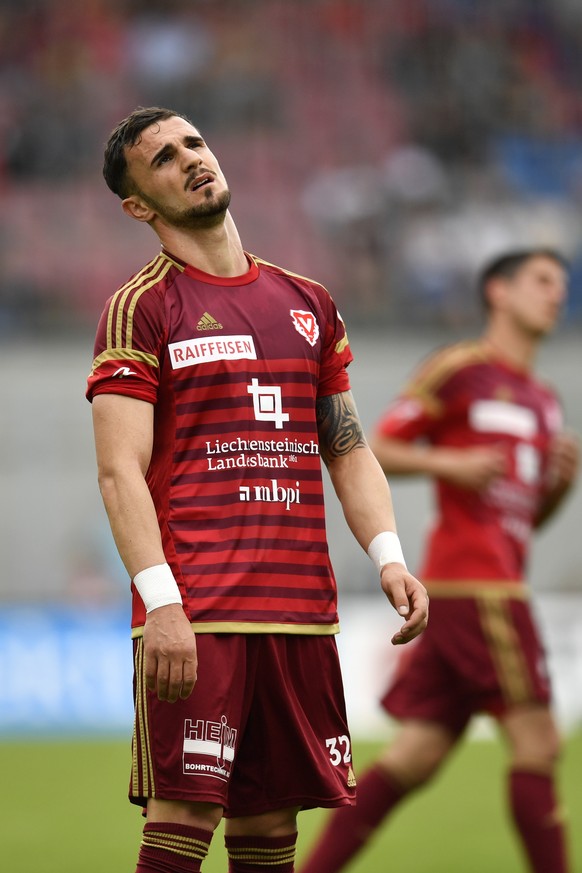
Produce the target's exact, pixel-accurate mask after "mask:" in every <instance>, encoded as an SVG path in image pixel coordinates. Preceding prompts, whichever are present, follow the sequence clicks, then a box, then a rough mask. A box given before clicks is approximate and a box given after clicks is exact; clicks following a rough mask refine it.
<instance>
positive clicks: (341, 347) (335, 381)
mask: <svg viewBox="0 0 582 873" xmlns="http://www.w3.org/2000/svg"><path fill="white" fill-rule="evenodd" d="M323 303H324V307H325V309H324V313H325V325H326V327H325V335H324V338H323V349H322V356H321V364H320V370H319V384H318V388H317V396H318V397H327V396H329V395H330V394H340V393H341V392H343V391H349V390H350V379H349V376H348V372H347V367H348V366H349V365H350V364H351V362H352V361H353V359H354V356H353V354H352V350H351V349H350V344H349V341H348V335H347V331H346V326H345V324H344V322H343V320H342V317H341V315H340V314H339V312H338V311H337V309H336V306H335V304H334V302H333V300H332V299H331V297H330V295H329V294H328V293H327V292H325V299H324V301H323Z"/></svg>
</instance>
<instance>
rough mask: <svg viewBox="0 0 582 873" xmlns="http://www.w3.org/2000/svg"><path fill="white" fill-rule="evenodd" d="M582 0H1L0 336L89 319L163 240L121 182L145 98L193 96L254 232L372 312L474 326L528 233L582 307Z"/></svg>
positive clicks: (244, 222)
mask: <svg viewBox="0 0 582 873" xmlns="http://www.w3.org/2000/svg"><path fill="white" fill-rule="evenodd" d="M581 82H582V6H581V5H580V4H579V3H577V2H575V0H537V2H533V0H488V2H487V3H486V4H482V3H475V2H473V0H297V2H294V3H285V2H282V0H274V2H273V0H244V2H243V0H222V2H220V3H218V2H213V0H147V2H146V0H141V2H140V0H86V2H84V3H82V4H74V3H73V4H71V3H70V2H68V0H50V2H49V0H3V2H2V3H1V4H0V119H1V120H0V191H1V196H2V202H3V209H2V218H1V227H0V266H1V270H0V276H1V279H0V333H3V334H11V333H13V332H14V331H15V330H18V331H21V332H33V333H35V334H38V333H39V332H45V333H47V332H51V331H53V332H54V331H55V330H59V331H70V330H74V329H76V328H78V327H79V326H86V325H91V326H92V325H93V324H94V322H95V318H96V317H97V314H98V312H99V310H100V307H101V304H102V302H103V300H104V299H105V298H106V297H107V296H108V295H109V294H110V293H111V292H112V290H114V289H115V288H116V287H117V286H118V285H119V284H120V283H121V282H122V281H124V280H125V279H126V278H128V277H129V276H130V275H131V274H132V273H133V272H135V271H136V270H137V269H138V268H140V267H141V265H142V264H143V262H144V259H147V258H149V257H150V256H151V255H152V253H153V252H154V251H155V249H156V247H157V243H156V242H155V241H154V238H153V236H152V237H148V235H147V234H144V232H143V228H141V227H139V228H137V227H133V226H132V223H131V222H129V221H128V220H127V219H126V218H125V217H123V216H122V215H121V211H120V209H119V204H118V203H117V202H116V200H115V198H114V197H113V196H112V195H110V194H109V193H108V192H107V191H106V189H105V187H104V184H103V182H102V179H101V173H100V167H101V155H102V148H103V143H104V141H105V139H106V138H107V135H108V132H109V130H110V129H111V128H112V126H113V125H114V124H115V123H116V122H117V121H118V120H119V119H120V118H121V117H123V116H124V115H125V114H127V112H129V111H130V110H131V109H133V108H134V107H135V106H136V105H140V104H141V105H151V104H154V103H161V104H166V105H171V106H172V107H174V108H176V109H177V110H178V111H181V112H185V113H186V114H189V115H190V116H191V117H192V119H193V120H194V121H195V123H196V124H198V125H199V127H200V128H201V129H202V131H203V132H204V134H205V135H206V137H207V139H208V140H209V142H210V144H211V146H212V147H213V148H214V149H215V151H216V152H217V154H218V155H219V156H220V159H221V162H222V164H223V167H224V169H225V171H226V174H227V178H229V180H230V182H231V186H232V188H233V192H234V197H233V212H234V214H235V217H236V219H237V221H238V222H239V223H240V225H241V227H242V228H243V233H244V240H245V244H246V246H247V247H248V248H249V249H250V250H251V251H257V252H258V253H260V254H261V255H262V256H263V257H265V258H267V259H268V260H272V261H275V262H278V263H281V264H282V265H289V266H290V267H291V268H292V269H294V270H296V271H298V272H304V273H305V274H307V275H314V276H317V278H319V279H320V280H321V281H323V282H324V283H326V284H328V285H329V287H330V288H331V289H332V291H333V293H334V296H335V297H336V299H337V300H338V302H339V304H340V306H341V308H342V310H343V311H344V313H345V315H346V316H347V317H349V318H350V319H351V320H352V321H354V320H358V321H360V322H362V323H366V321H367V320H369V319H374V320H375V321H376V322H377V321H378V320H380V321H383V320H384V321H389V322H391V323H394V322H396V323H398V322H406V324H423V325H424V324H428V325H434V324H442V325H453V326H456V325H461V326H463V325H470V324H471V323H472V322H473V321H474V320H475V318H476V315H477V313H476V310H475V305H474V303H473V300H472V298H471V297H470V296H469V295H467V293H466V289H467V281H468V280H469V278H470V276H471V275H472V273H473V271H474V269H475V267H476V266H477V265H478V264H480V263H481V262H482V260H483V259H484V258H485V257H488V256H489V255H491V254H494V253H496V252H497V251H498V250H499V249H500V248H504V247H505V246H506V245H508V244H524V243H531V242H539V241H541V242H544V243H547V244H554V245H556V246H558V247H560V248H562V249H563V250H564V251H565V252H566V253H567V254H568V255H569V256H570V258H571V259H572V260H573V262H574V266H575V273H574V281H573V287H572V295H571V300H570V309H569V322H570V324H573V325H577V326H579V325H580V321H581V319H582V290H581V288H582V229H581V225H580V221H579V211H580V203H581V200H582V157H581V155H582V150H581V145H582V85H581Z"/></svg>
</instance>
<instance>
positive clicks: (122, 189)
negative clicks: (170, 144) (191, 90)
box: [103, 106, 192, 200]
mask: <svg viewBox="0 0 582 873" xmlns="http://www.w3.org/2000/svg"><path fill="white" fill-rule="evenodd" d="M174 116H177V117H178V118H183V119H184V121H188V122H189V123H190V124H192V122H191V121H190V119H189V118H187V117H186V116H185V115H182V113H180V112H176V111H175V110H173V109H164V108H163V107H161V106H148V107H145V108H144V107H143V106H138V108H137V109H134V111H133V112H131V113H130V114H129V115H128V116H127V118H124V119H123V121H120V122H119V124H118V125H117V126H116V127H114V128H113V130H112V131H111V133H110V135H109V139H108V140H107V144H106V146H105V154H104V158H103V176H104V178H105V181H106V182H107V186H108V187H109V188H110V189H111V190H112V191H113V193H114V194H117V196H118V197H121V199H122V200H123V199H124V198H125V197H129V195H130V194H132V193H133V188H132V183H131V179H130V177H129V174H128V172H127V159H126V156H125V149H126V147H127V146H130V147H131V146H134V145H136V143H138V142H139V141H140V139H141V134H142V132H143V131H144V130H145V129H146V127H149V126H150V125H151V124H155V123H156V122H160V121H166V119H168V118H173V117H174Z"/></svg>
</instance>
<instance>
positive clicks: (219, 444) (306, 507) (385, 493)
mask: <svg viewBox="0 0 582 873" xmlns="http://www.w3.org/2000/svg"><path fill="white" fill-rule="evenodd" d="M104 174H105V178H106V181H107V184H108V185H109V187H110V188H111V189H112V191H114V192H115V193H116V194H118V195H119V197H120V198H121V199H122V203H123V209H124V211H125V212H126V213H127V215H128V216H130V217H131V218H133V219H136V220H137V221H141V222H144V223H147V224H149V225H150V227H151V228H152V229H153V230H154V232H155V233H156V234H157V235H158V237H159V239H160V241H161V243H162V250H161V253H160V254H159V255H158V256H157V257H155V258H154V259H153V261H152V262H151V263H149V264H148V265H147V266H145V267H144V268H143V269H142V270H141V271H140V272H139V273H137V275H135V276H134V277H133V278H132V279H130V281H129V282H127V283H126V284H125V285H124V286H122V287H121V288H120V289H119V291H117V293H116V294H114V296H113V297H112V298H111V299H110V300H109V301H108V303H107V305H106V307H105V310H104V313H103V316H102V319H101V322H100V324H99V328H98V331H97V338H96V344H95V357H94V363H93V369H92V372H91V375H90V377H89V385H88V397H89V399H90V400H91V401H92V403H93V420H94V429H95V440H96V448H97V461H98V468H99V482H100V488H101V492H102V495H103V499H104V503H105V507H106V509H107V513H108V516H109V520H110V524H111V528H112V531H113V535H114V537H115V541H116V544H117V547H118V549H119V552H120V555H121V557H122V559H123V561H124V563H125V566H126V568H127V571H128V573H129V575H130V577H131V579H132V592H133V621H132V627H133V638H134V662H135V674H134V675H135V678H134V682H135V685H134V691H135V706H136V718H135V733H134V738H133V766H132V774H131V784H130V799H131V800H132V802H134V803H136V804H138V805H141V806H143V807H146V808H147V822H146V824H145V827H144V836H143V842H142V845H141V849H140V853H139V860H138V865H137V871H138V873H146V871H165V873H172V871H182V873H184V871H198V870H200V869H201V864H202V862H203V860H204V858H205V856H206V854H207V851H208V846H209V844H210V840H211V837H212V834H213V831H214V829H215V828H216V826H217V824H218V822H219V821H220V819H221V818H222V816H223V814H225V815H226V817H227V822H226V827H225V833H226V836H225V840H226V846H227V850H228V856H229V870H230V871H232V873H235V871H240V873H244V871H247V873H250V871H256V870H267V869H268V870H270V871H272V873H283V871H292V870H293V869H294V853H295V841H296V836H297V834H296V829H297V826H296V816H297V812H298V811H299V810H300V809H302V808H309V807H315V806H329V807H333V806H341V805H344V804H350V803H352V802H353V798H354V794H355V779H354V775H353V772H352V768H351V755H350V740H349V732H348V728H347V724H346V717H345V705H344V699H343V689H342V681H341V674H340V671H339V662H338V657H337V650H336V646H335V639H334V634H335V633H337V630H338V617H337V603H336V599H337V592H336V584H335V579H334V576H333V571H332V569H331V565H330V561H329V555H328V547H327V542H326V534H325V518H324V505H323V486H322V477H321V459H323V461H324V462H325V463H326V465H327V467H328V470H329V473H330V476H331V479H332V481H333V484H334V487H335V490H336V492H337V494H338V497H339V499H340V501H341V504H342V507H343V510H344V513H345V516H346V519H347V521H348V524H349V525H350V527H351V529H352V531H353V533H354V535H355V537H356V539H357V540H358V542H359V543H360V544H361V545H362V546H363V547H364V548H365V549H366V550H368V551H369V554H370V557H371V558H372V559H373V560H374V561H375V563H376V565H377V566H378V568H379V573H380V578H381V586H382V588H383V590H384V592H385V594H386V595H387V597H388V598H389V600H390V601H391V603H392V604H393V606H394V607H395V608H396V609H397V611H398V613H399V614H400V615H401V616H402V620H403V624H402V626H401V628H400V630H399V631H398V632H397V633H396V634H395V635H394V637H393V642H394V643H396V644H399V643H405V642H407V641H408V640H410V639H412V638H414V637H415V636H416V635H417V634H418V633H420V632H421V631H422V630H423V628H424V627H425V625H426V618H427V598H426V591H425V589H424V587H423V586H422V585H421V584H420V583H419V582H418V581H417V580H416V579H415V578H414V577H413V576H411V575H410V574H409V573H408V572H407V570H406V567H405V565H404V560H403V556H402V550H401V548H400V545H399V541H398V537H397V535H396V533H395V524H394V516H393V512H392V504H391V499H390V491H389V488H388V486H387V483H386V479H385V477H384V475H383V473H382V470H381V468H380V466H379V464H378V462H377V460H376V459H375V457H374V455H373V454H372V452H371V451H370V449H369V447H368V445H367V443H366V440H365V438H364V435H363V433H362V428H361V425H360V423H359V420H358V416H357V412H356V409H355V405H354V402H353V399H352V396H351V393H350V390H349V389H350V386H349V380H348V376H347V371H346V368H347V366H348V364H349V363H350V361H351V360H352V355H351V352H350V347H349V344H348V340H347V336H346V332H345V327H344V324H343V322H342V320H341V318H340V317H339V315H338V313H337V311H336V308H335V306H334V304H333V302H332V300H331V298H330V296H329V294H328V293H327V291H326V290H325V289H324V288H323V287H322V286H321V285H319V284H318V283H316V282H313V281H311V280H309V279H305V278H302V277H300V276H297V275H295V274H293V273H289V272H287V271H285V270H282V269H280V268H279V267H275V266H273V265H272V264H267V263H266V262H265V261H262V260H260V259H259V258H256V257H254V256H251V255H249V254H247V253H245V251H244V250H243V247H242V244H241V241H240V238H239V235H238V233H237V230H236V227H235V225H234V222H233V219H232V217H231V215H230V213H229V211H228V206H229V202H230V192H229V190H228V187H227V184H226V180H225V178H224V176H223V173H222V171H221V169H220V166H219V164H218V162H217V160H216V158H215V156H214V155H213V154H212V152H211V151H210V150H209V148H208V146H207V145H206V143H205V142H204V140H203V138H202V136H201V135H200V133H199V131H198V130H197V129H196V128H195V127H194V126H193V125H192V124H191V122H190V121H189V120H188V119H186V118H184V117H182V116H180V115H178V114H176V113H174V112H172V111H170V110H165V109H159V108H155V107H154V108H150V109H139V110H136V111H135V112H133V113H132V114H131V115H130V116H129V117H128V118H126V119H124V120H123V121H122V122H120V124H119V125H118V126H117V128H116V129H115V130H114V131H113V132H112V134H111V136H110V139H109V141H108V144H107V147H106V152H105V164H104Z"/></svg>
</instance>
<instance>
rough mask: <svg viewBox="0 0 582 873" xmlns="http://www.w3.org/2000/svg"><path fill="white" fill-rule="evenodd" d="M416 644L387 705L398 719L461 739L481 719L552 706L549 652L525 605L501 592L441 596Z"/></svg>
mask: <svg viewBox="0 0 582 873" xmlns="http://www.w3.org/2000/svg"><path fill="white" fill-rule="evenodd" d="M409 646H410V647H408V646H407V647H406V648H405V649H404V650H403V653H402V657H401V659H400V661H399V664H398V667H397V670H396V674H395V676H394V678H393V680H392V684H391V686H390V688H389V689H388V692H387V693H386V695H385V696H384V698H383V699H382V706H383V707H384V709H386V710H387V712H389V713H390V715H392V716H394V717H395V718H397V719H420V720H422V721H435V722H438V723H440V724H444V725H445V726H446V727H448V728H449V729H450V730H452V731H453V732H454V733H455V734H460V733H461V732H462V731H463V730H464V728H465V727H466V725H467V723H468V721H469V719H470V718H471V716H472V715H473V714H475V713H478V712H488V713H490V714H492V715H494V716H496V717H499V716H501V715H503V714H504V713H505V712H507V711H508V710H510V709H513V708H514V707H518V706H523V705H528V704H531V703H543V704H548V703H549V700H550V683H549V678H548V673H547V667H546V658H545V653H544V650H543V646H542V643H541V641H540V638H539V634H538V632H537V629H536V626H535V622H534V620H533V617H532V613H531V607H530V605H529V603H528V602H527V601H525V600H517V599H510V598H508V597H507V596H506V595H503V594H500V595H499V596H496V595H495V593H494V592H491V593H487V594H486V595H483V596H477V597H470V598H469V597H467V598H459V599H457V598H448V597H443V598H438V597H437V598H433V599H432V600H431V605H430V618H429V622H428V627H427V629H426V630H425V632H424V633H423V634H422V636H421V637H419V638H418V639H417V640H414V641H413V642H412V643H410V644H409Z"/></svg>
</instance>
